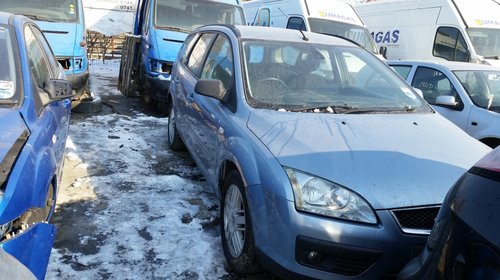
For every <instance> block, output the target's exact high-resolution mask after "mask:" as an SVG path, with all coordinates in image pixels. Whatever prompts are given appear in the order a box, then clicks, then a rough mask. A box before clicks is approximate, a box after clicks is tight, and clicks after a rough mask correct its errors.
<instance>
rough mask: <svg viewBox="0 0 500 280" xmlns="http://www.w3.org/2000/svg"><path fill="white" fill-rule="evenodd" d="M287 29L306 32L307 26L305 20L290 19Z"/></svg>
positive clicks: (298, 18) (299, 18)
mask: <svg viewBox="0 0 500 280" xmlns="http://www.w3.org/2000/svg"><path fill="white" fill-rule="evenodd" d="M286 28H287V29H297V30H302V31H306V24H305V23H304V19H303V18H301V17H290V18H289V19H288V23H287V24H286Z"/></svg>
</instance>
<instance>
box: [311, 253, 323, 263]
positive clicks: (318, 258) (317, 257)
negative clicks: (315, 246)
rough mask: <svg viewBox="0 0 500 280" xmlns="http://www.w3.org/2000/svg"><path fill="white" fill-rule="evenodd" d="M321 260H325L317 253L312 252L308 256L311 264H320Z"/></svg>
mask: <svg viewBox="0 0 500 280" xmlns="http://www.w3.org/2000/svg"><path fill="white" fill-rule="evenodd" d="M321 259H323V256H322V255H321V253H319V252H317V251H310V252H309V253H308V254H307V260H308V261H309V263H319V262H321Z"/></svg>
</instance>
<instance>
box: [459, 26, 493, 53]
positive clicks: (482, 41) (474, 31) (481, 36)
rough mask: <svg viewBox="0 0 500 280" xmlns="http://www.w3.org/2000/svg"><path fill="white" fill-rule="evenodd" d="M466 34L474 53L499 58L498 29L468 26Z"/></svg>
mask: <svg viewBox="0 0 500 280" xmlns="http://www.w3.org/2000/svg"><path fill="white" fill-rule="evenodd" d="M467 34H469V37H470V39H471V41H472V46H473V47H474V50H475V51H476V53H477V54H478V55H480V56H482V57H484V58H485V59H499V56H500V29H494V28H468V29H467Z"/></svg>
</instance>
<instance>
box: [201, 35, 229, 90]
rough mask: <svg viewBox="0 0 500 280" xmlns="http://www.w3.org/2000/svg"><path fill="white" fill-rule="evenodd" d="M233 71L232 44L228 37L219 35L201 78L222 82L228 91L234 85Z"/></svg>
mask: <svg viewBox="0 0 500 280" xmlns="http://www.w3.org/2000/svg"><path fill="white" fill-rule="evenodd" d="M233 69H234V66H233V52H232V50H231V44H230V42H229V40H228V39H227V38H226V37H224V36H222V35H219V36H218V37H217V39H216V40H215V42H214V44H213V46H212V49H210V52H209V54H208V57H207V60H206V62H205V66H204V67H203V71H201V78H202V79H215V80H220V81H221V82H222V83H223V84H224V87H225V89H226V90H228V89H230V88H231V87H232V84H233V83H232V81H233V77H234V72H233Z"/></svg>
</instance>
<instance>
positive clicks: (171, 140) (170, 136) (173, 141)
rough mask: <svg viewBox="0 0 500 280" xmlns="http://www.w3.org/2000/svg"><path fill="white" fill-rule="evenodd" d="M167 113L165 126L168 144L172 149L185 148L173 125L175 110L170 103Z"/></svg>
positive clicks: (179, 149)
mask: <svg viewBox="0 0 500 280" xmlns="http://www.w3.org/2000/svg"><path fill="white" fill-rule="evenodd" d="M170 104H172V102H170ZM169 107H170V108H169V110H168V111H169V114H168V127H167V141H168V146H169V147H170V149H171V150H173V151H182V150H184V149H185V146H184V143H183V142H182V139H181V137H180V136H179V132H178V131H177V126H176V125H175V119H176V115H175V110H174V108H172V105H170V106H169Z"/></svg>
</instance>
